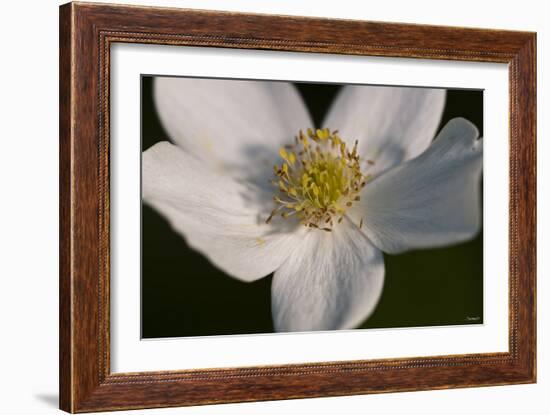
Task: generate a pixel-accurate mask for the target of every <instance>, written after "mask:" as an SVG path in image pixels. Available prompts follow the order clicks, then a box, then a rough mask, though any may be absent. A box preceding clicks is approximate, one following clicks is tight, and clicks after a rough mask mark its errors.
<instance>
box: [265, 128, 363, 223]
mask: <svg viewBox="0 0 550 415" xmlns="http://www.w3.org/2000/svg"><path fill="white" fill-rule="evenodd" d="M357 145H358V142H357V141H355V144H354V146H353V148H352V149H351V150H350V149H349V148H348V147H347V145H346V143H345V142H344V141H343V140H342V139H341V138H340V137H339V136H338V131H337V130H334V131H331V130H329V129H328V128H324V129H318V130H316V131H313V130H312V129H308V130H307V131H306V132H305V133H304V132H303V131H301V130H300V132H299V133H298V135H297V136H296V137H295V144H294V145H287V146H285V147H282V148H281V149H280V150H279V156H280V157H281V159H282V163H281V164H280V165H275V166H274V169H273V171H274V175H275V179H274V180H273V181H272V183H273V184H274V186H275V187H276V188H277V192H276V195H275V196H274V198H273V200H274V201H275V209H273V211H272V212H271V215H270V216H269V217H268V218H267V220H266V222H270V221H271V220H272V219H273V217H275V216H276V215H280V216H281V217H283V218H285V219H286V218H289V217H291V216H296V217H297V218H298V220H299V221H300V223H302V224H303V225H305V226H307V227H311V228H316V229H320V230H324V231H328V232H330V231H331V230H332V227H333V226H334V225H335V224H336V223H341V222H342V220H343V218H344V214H345V212H346V210H347V209H349V208H350V207H351V206H352V205H353V203H354V202H357V201H359V200H360V197H359V192H360V191H361V189H362V188H363V187H364V186H365V184H366V183H367V182H368V180H369V178H370V177H369V176H368V175H364V174H363V173H362V172H361V168H360V159H359V154H358V152H357ZM361 225H362V221H361Z"/></svg>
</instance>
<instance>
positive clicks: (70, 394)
mask: <svg viewBox="0 0 550 415" xmlns="http://www.w3.org/2000/svg"><path fill="white" fill-rule="evenodd" d="M146 10H147V11H148V12H150V11H155V10H158V11H157V12H156V13H158V15H157V14H154V16H153V12H151V13H147V14H148V16H145V17H149V18H151V17H154V19H152V20H144V19H143V18H140V19H137V17H136V16H139V13H140V12H143V13H144V14H145V11H146ZM178 10H181V11H182V12H183V10H182V9H178ZM186 12H189V13H190V16H189V17H188V19H189V22H187V18H186V19H183V21H181V20H175V19H173V18H172V17H171V16H169V15H168V14H167V13H168V10H166V9H164V8H147V9H145V8H141V7H128V6H116V5H105V4H95V3H70V4H65V5H63V6H61V7H60V22H59V23H60V56H59V59H60V211H59V216H60V303H59V310H60V366H59V367H60V408H61V409H63V410H65V411H67V412H89V411H105V410H120V409H137V408H150V407H164V406H183V405H199V404H206V403H226V402H244V401H257V400H273V399H292V398H306V397H315V396H342V395H351V394H354V395H355V394H363V393H379V392H390V391H391V392H395V391H405V390H424V389H441V388H450V387H469V386H489V385H501V384H510V383H529V382H533V381H535V376H536V356H535V353H536V350H535V347H536V333H535V331H534V330H535V327H534V324H535V322H536V320H535V309H534V306H535V305H534V304H535V301H536V298H535V291H534V290H535V274H536V270H535V268H534V266H535V261H536V234H535V232H536V230H535V223H536V217H535V216H536V212H535V206H534V202H535V199H536V196H535V190H536V188H535V186H536V171H535V169H536V166H535V165H534V164H533V163H534V160H535V159H536V155H535V149H536V91H535V90H534V88H536V67H535V65H536V63H535V62H536V37H535V35H534V33H526V32H515V33H512V32H506V31H504V32H502V34H503V36H504V38H503V39H502V40H501V39H497V40H498V42H497V43H496V44H495V45H493V48H492V49H490V51H491V50H493V51H494V50H496V52H494V53H493V52H491V53H492V54H484V53H483V51H484V50H485V47H480V46H478V43H479V39H476V40H475V41H473V45H474V46H473V47H472V48H471V49H468V48H466V47H465V48H464V49H460V50H457V51H455V50H452V49H443V50H441V49H437V48H436V49H433V48H431V47H430V45H432V44H433V42H432V41H431V40H430V39H428V38H426V36H425V33H424V34H422V33H420V32H418V30H417V29H418V27H417V26H411V25H405V24H403V25H401V24H385V23H383V22H379V23H372V22H371V23H364V26H363V23H358V22H355V23H352V22H348V24H349V25H352V24H353V25H361V26H360V27H369V28H370V29H369V30H374V29H377V28H381V27H391V28H393V29H392V30H394V31H397V33H398V35H399V36H400V37H399V38H402V36H401V32H402V31H401V30H398V29H399V28H405V26H406V28H407V29H408V30H414V31H415V33H417V36H418V38H419V39H421V40H422V41H423V42H424V43H423V44H422V47H421V48H419V49H416V48H415V47H413V48H411V49H410V50H409V48H408V47H404V48H403V47H401V49H398V50H397V49H396V50H394V49H391V50H390V49H384V50H383V51H380V52H376V53H377V54H381V55H382V56H393V55H394V54H397V55H399V56H401V57H423V58H425V57H426V56H428V57H429V58H431V59H458V60H482V61H493V62H507V63H511V62H512V63H513V66H515V69H516V70H517V72H516V73H517V74H519V75H520V79H519V82H518V85H517V90H516V93H515V95H514V98H515V100H516V101H515V103H516V106H515V111H517V113H516V114H517V115H515V117H516V122H517V127H518V134H517V135H515V137H516V138H515V139H516V140H517V141H519V143H518V145H517V152H516V154H515V155H514V158H515V160H516V162H517V167H519V171H520V172H521V174H520V175H519V178H518V182H519V183H518V188H519V189H518V191H517V193H516V194H515V195H516V196H515V197H516V199H515V200H516V201H517V202H518V204H519V206H520V208H519V207H518V209H519V212H518V223H517V224H518V225H519V226H518V231H519V233H518V236H519V237H520V238H521V240H520V241H519V242H518V245H519V246H518V248H519V250H518V252H519V254H520V257H521V258H520V259H519V261H518V265H519V269H520V272H521V278H520V279H519V281H518V286H519V291H520V293H521V294H520V296H519V298H518V299H517V300H519V301H518V304H521V307H520V309H521V310H522V311H520V312H519V313H518V314H519V315H518V316H517V317H518V321H519V325H520V330H521V331H520V332H519V335H520V339H519V342H518V344H519V348H520V353H519V356H518V357H517V358H513V359H512V360H509V359H502V360H498V361H499V362H500V363H498V364H495V365H494V366H491V365H490V364H492V361H491V360H489V359H490V358H493V357H494V356H493V357H490V356H489V355H487V356H485V358H480V359H479V362H477V363H476V362H475V361H473V363H472V364H471V366H470V365H469V364H466V365H464V366H462V367H463V368H464V369H463V370H462V371H459V370H455V369H454V368H456V367H458V366H460V365H458V364H457V365H455V364H454V363H453V362H451V363H449V365H447V366H446V365H443V364H442V365H439V364H436V365H433V367H432V366H429V365H424V364H419V365H418V366H416V367H410V368H405V367H399V366H398V367H396V368H395V369H392V370H389V371H388V372H385V373H389V374H390V375H387V376H385V377H383V376H381V374H382V372H380V376H381V379H386V380H390V381H393V382H394V387H393V388H390V389H387V386H385V385H384V384H381V383H376V382H375V384H374V385H372V384H371V383H370V382H372V381H373V380H375V379H376V378H377V377H378V376H379V374H378V373H377V372H375V371H374V369H373V370H367V369H365V370H363V369H357V371H355V369H354V368H353V367H352V366H349V367H348V366H346V365H344V366H345V367H342V368H332V369H329V368H327V370H322V371H315V370H311V371H310V370H309V369H307V368H302V369H304V370H306V371H305V372H303V373H295V374H293V373H290V372H293V371H294V370H297V371H300V370H301V369H300V368H299V367H297V368H290V370H289V373H288V374H289V375H293V376H292V377H289V378H284V379H285V380H286V381H285V382H282V381H283V378H282V377H281V376H280V374H278V373H272V374H269V375H268V374H266V373H263V372H262V370H261V368H254V373H250V374H247V373H244V370H243V368H232V369H231V370H228V371H225V370H223V371H220V372H227V375H224V376H212V373H202V374H201V376H199V377H196V378H194V379H193V377H191V378H189V379H187V380H182V381H177V382H172V381H173V380H177V379H164V378H161V376H162V374H161V375H159V374H156V375H155V374H151V376H150V377H148V376H145V378H144V379H142V376H137V377H138V378H139V379H134V378H135V377H136V376H132V374H123V375H119V376H111V375H109V373H108V372H109V371H108V364H107V365H106V366H103V365H102V363H101V361H100V359H102V358H103V357H106V358H107V359H108V358H109V353H108V349H106V347H108V339H106V341H105V342H103V341H102V340H101V339H100V338H99V337H98V336H108V330H104V327H103V326H102V325H101V324H102V323H101V322H99V321H98V320H102V319H104V318H108V314H107V315H105V314H103V315H102V314H101V312H102V309H101V301H102V298H104V297H103V295H107V294H108V288H107V289H106V288H105V287H102V286H101V278H100V277H99V280H98V273H99V274H101V272H102V268H101V258H100V257H101V253H102V252H105V251H102V250H101V248H98V247H97V244H96V242H97V241H98V238H99V237H100V236H101V235H102V231H103V233H104V232H105V231H108V227H107V228H106V229H103V230H102V229H101V227H102V226H101V225H102V223H104V222H102V217H101V206H108V196H107V198H106V199H101V195H100V193H101V192H102V191H104V190H105V188H103V187H102V182H101V180H102V178H105V177H107V178H108V168H107V169H106V170H102V168H101V166H100V163H101V161H102V157H101V155H100V154H98V153H100V152H101V151H103V150H104V148H103V147H101V148H99V147H97V145H98V144H100V143H101V142H102V141H101V137H100V133H99V134H98V127H99V129H100V131H101V128H102V127H101V126H102V125H103V122H104V121H105V120H102V119H101V115H100V114H101V111H103V108H102V106H101V104H100V103H98V102H96V101H94V100H93V99H91V97H93V96H96V97H97V98H99V97H101V92H99V96H98V91H99V89H98V87H100V86H101V82H100V80H101V76H102V75H101V74H102V72H101V71H102V66H101V62H102V58H101V57H102V51H104V50H103V49H101V45H102V42H103V41H104V40H105V39H104V38H103V34H104V31H105V30H106V31H108V30H110V29H112V27H118V26H117V24H118V25H120V22H121V21H123V22H124V19H125V18H126V15H125V14H126V13H128V17H127V19H130V20H129V21H130V23H129V24H128V27H127V28H126V26H124V27H125V28H126V29H127V30H128V32H126V33H125V35H126V36H129V39H130V38H132V36H139V37H138V38H137V40H136V41H137V43H140V42H144V41H145V40H146V39H147V37H146V36H143V33H142V32H144V33H147V31H148V30H151V29H152V28H153V27H154V24H157V23H156V22H157V21H159V20H160V19H165V20H164V21H165V22H166V25H163V26H162V28H163V32H166V33H163V34H162V36H164V37H166V39H169V41H167V40H164V43H170V44H172V43H174V44H176V43H179V42H178V41H175V38H174V37H172V36H180V35H177V34H176V35H171V34H170V33H169V30H174V31H175V32H176V33H180V32H179V31H180V30H184V29H183V27H184V26H185V30H187V28H190V30H191V34H190V35H189V36H188V38H187V40H186V41H184V42H182V43H186V44H187V43H192V39H194V38H197V39H201V42H202V43H204V44H205V45H209V46H213V47H216V46H221V47H237V48H260V47H261V48H265V49H268V50H272V49H273V50H275V49H283V50H287V49H288V50H292V51H298V50H300V51H301V50H304V51H305V50H307V51H312V52H325V53H327V52H329V53H330V52H331V51H333V47H334V46H338V47H339V45H340V44H339V43H336V44H327V43H326V42H324V41H321V42H316V40H315V39H309V38H308V37H307V36H306V37H304V36H305V35H304V34H303V33H302V35H301V36H302V38H303V39H302V40H300V39H301V38H300V39H298V40H297V43H294V42H290V43H288V42H287V43H285V42H284V39H283V41H281V40H280V39H279V38H277V36H275V37H274V39H275V40H274V41H273V42H271V41H270V40H269V39H257V38H255V37H254V36H255V34H256V32H257V30H259V29H258V25H260V24H262V25H263V24H264V23H266V22H267V23H269V22H270V20H269V19H268V17H270V16H268V15H264V16H261V15H256V16H253V15H247V14H238V13H237V14H231V19H236V18H240V19H239V20H238V22H239V26H238V27H237V28H236V29H235V30H237V29H238V32H237V33H238V36H241V37H235V38H224V37H223V36H222V35H218V36H214V37H212V36H207V35H205V34H204V33H203V32H204V30H203V28H202V24H203V21H204V19H206V18H214V19H216V16H217V14H216V12H200V11H190V10H187V11H186ZM228 15H229V13H219V19H218V20H220V21H222V22H226V21H227V20H228V19H229V18H228ZM141 17H143V16H141ZM271 17H273V18H274V16H271ZM132 18H134V20H131V19H132ZM243 19H244V20H243ZM302 19H303V20H302ZM277 20H280V17H278V18H277ZM294 20H295V23H296V22H297V23H300V22H313V25H314V27H316V29H315V31H316V32H320V31H321V30H322V29H323V27H324V26H326V25H330V23H331V21H330V20H319V19H314V18H311V19H310V18H295V19H294ZM294 20H293V21H294ZM230 23H231V21H230ZM171 24H172V26H170V25H171ZM199 24H200V25H201V26H198V25H199ZM124 25H125V24H124ZM268 26H269V24H268ZM197 27H198V29H197ZM270 27H271V29H272V30H273V31H274V32H275V33H279V29H278V28H277V27H276V26H273V25H271V26H270ZM174 28H175V29H174ZM433 28H434V30H436V29H437V31H438V32H444V33H447V34H449V33H451V32H450V30H451V29H452V28H447V29H445V28H444V27H436V26H434V27H433ZM132 30H133V32H134V33H132ZM136 30H137V32H139V33H135V32H136ZM452 30H456V31H458V32H460V33H462V32H464V33H465V34H469V38H471V37H472V36H473V35H474V33H476V32H478V33H481V34H482V35H484V36H485V35H487V36H488V37H489V39H494V38H495V34H496V33H497V32H493V31H489V30H482V29H479V30H478V29H460V28H456V29H452ZM239 33H240V34H239ZM320 33H323V32H320ZM376 33H380V32H377V31H376V30H374V31H373V32H372V33H371V32H368V33H367V32H363V36H364V39H363V41H361V40H360V41H359V43H358V44H357V45H356V44H352V45H350V46H349V49H348V46H346V45H345V44H344V43H342V45H340V46H341V48H342V49H338V48H337V49H335V50H336V53H343V54H350V53H358V54H374V52H373V50H374V49H372V48H371V47H370V46H369V44H370V42H371V40H370V39H372V36H374V37H375V39H376V38H377V37H378V36H379V35H378V34H376ZM181 36H183V37H182V39H183V38H184V37H185V36H186V35H181ZM453 36H454V37H455V38H456V34H454V35H453ZM487 36H486V37H487ZM413 38H414V36H413ZM407 39H408V38H407ZM321 40H322V39H321ZM122 41H124V39H123V40H122ZM457 41H458V40H456V39H455V40H453V42H454V43H456V42H457ZM107 43H108V42H107ZM151 43H162V42H158V41H156V40H153V41H152V42H151ZM202 43H201V44H202ZM436 43H437V42H436ZM381 44H382V46H381V48H382V47H385V46H384V45H385V44H386V42H385V41H384V42H381ZM327 45H328V46H327ZM329 46H330V47H329ZM466 46H467V45H466ZM391 47H393V46H391ZM355 48H357V50H355ZM392 50H394V52H392ZM338 51H339V52H338ZM468 51H472V52H471V53H472V56H471V57H470V58H468V57H469V52H468ZM367 52H368V53H367ZM474 55H475V56H474ZM90 75H93V76H90ZM511 110H512V108H511ZM106 116H107V117H108V114H107V115H106ZM77 119H78V121H79V122H78V124H77V123H76V120H77ZM107 120H108V118H107ZM107 125H108V124H107ZM94 166H95V169H94V168H93V167H94ZM107 167H108V166H107ZM107 183H108V182H107ZM100 199H101V200H100ZM103 220H105V218H104V219H103ZM107 248H108V246H107ZM83 254H85V255H83ZM104 271H105V270H104ZM107 272H108V268H107ZM106 283H107V284H108V279H107V281H106ZM98 290H99V292H98ZM103 311H105V312H107V310H103ZM105 350H106V353H105V354H102V353H101V352H102V351H105ZM100 354H101V356H100ZM347 363H349V364H353V362H347ZM493 363H494V362H493ZM312 365H313V366H317V365H319V366H321V365H320V364H318V363H312ZM486 365H489V366H486ZM425 366H427V367H425ZM451 367H452V368H453V370H452V371H451V370H450V368H451ZM428 368H429V369H428ZM397 369H399V370H397ZM446 369H449V370H446ZM352 370H354V373H355V375H354V376H351V371H352ZM199 372H200V371H199ZM233 372H234V373H233ZM425 372H429V373H428V374H431V375H433V376H432V377H429V379H427V380H425V381H424V380H423V382H422V384H416V385H412V386H411V384H409V383H406V382H405V383H403V382H404V380H405V379H406V377H407V376H414V374H415V373H416V374H418V373H425ZM105 374H107V377H106V378H105V377H104V375H105ZM294 375H296V376H294ZM202 376H204V377H202ZM449 376H451V377H449ZM465 376H466V377H465ZM305 378H307V379H305ZM335 378H336V379H335ZM436 378H438V379H439V381H438V382H435V381H434V380H433V379H436ZM223 379H225V380H223ZM291 379H292V380H291ZM308 379H309V380H308ZM349 379H354V382H355V383H353V384H350V385H349V387H348V386H347V387H346V388H345V390H344V389H342V382H344V381H346V382H347V381H349ZM430 379H432V380H430ZM304 380H308V382H309V383H307V384H306V383H305V381H304ZM293 382H294V383H293ZM312 382H313V384H312ZM247 390H248V391H247ZM252 390H254V391H255V392H254V393H252ZM243 394H244V395H243ZM213 396H216V398H213ZM217 397H220V398H219V399H218V398H217Z"/></svg>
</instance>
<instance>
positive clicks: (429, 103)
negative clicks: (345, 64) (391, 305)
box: [143, 78, 482, 331]
mask: <svg viewBox="0 0 550 415" xmlns="http://www.w3.org/2000/svg"><path fill="white" fill-rule="evenodd" d="M154 98H155V103H156V107H157V110H158V112H159V115H160V118H161V121H162V124H163V126H164V127H165V129H166V131H167V133H168V134H169V136H170V138H171V139H172V141H173V142H174V144H170V143H168V142H161V143H158V144H156V145H154V146H153V147H152V148H150V149H148V150H147V151H145V152H144V153H143V198H144V200H145V201H146V202H147V203H148V204H150V205H151V206H153V207H154V208H156V209H157V210H158V211H159V212H160V213H161V214H163V215H164V217H165V218H166V219H167V220H168V221H169V222H170V223H171V225H172V227H173V228H174V229H175V230H176V231H177V232H179V233H180V234H181V235H182V236H184V237H185V239H186V240H187V243H188V244H189V245H190V246H191V247H193V248H194V249H196V250H198V251H200V252H201V253H203V254H204V255H205V256H206V257H208V258H209V259H210V261H211V262H212V263H214V264H215V265H216V266H218V267H219V268H220V269H222V270H223V271H224V272H226V273H227V274H230V275H232V276H233V277H235V278H238V279H240V280H242V281H254V280H256V279H259V278H262V277H264V276H266V275H268V274H270V273H272V272H274V273H275V274H274V277H273V283H272V314H273V321H274V325H275V329H276V330H277V331H307V330H332V329H341V328H353V327H356V326H357V325H358V324H360V323H361V322H362V321H364V320H365V319H366V318H367V317H368V316H369V315H370V314H371V313H372V311H373V310H374V308H375V307H376V304H377V302H378V299H379V297H380V294H381V292H382V287H383V281H384V260H383V255H382V251H384V252H388V253H399V252H403V251H406V250H410V249H417V248H426V247H440V246H447V245H450V244H455V243H458V242H462V241H466V240H468V239H471V238H472V237H473V236H475V234H476V233H477V232H478V231H479V229H480V200H479V198H480V177H481V164H482V145H481V140H477V138H478V131H477V129H476V128H475V127H474V126H473V125H472V124H471V123H470V122H469V121H467V120H465V119H462V118H455V119H453V120H451V121H449V123H448V124H447V125H446V126H445V127H444V128H443V130H442V131H441V132H440V133H439V135H438V136H437V138H436V139H435V140H433V137H434V135H435V132H436V129H437V127H438V124H439V122H440V119H441V115H442V111H443V107H444V102H445V91H444V90H438V89H424V88H394V87H391V88H390V87H371V86H345V87H344V88H343V89H342V91H341V92H340V94H339V95H338V97H337V98H336V100H335V102H334V104H333V105H332V107H331V109H330V111H329V114H328V116H327V117H326V120H325V122H324V128H326V129H322V130H319V131H317V132H313V133H312V132H311V131H310V134H309V135H308V133H307V129H308V128H309V127H312V122H311V119H310V116H309V114H308V111H307V109H306V108H305V106H304V104H303V102H302V100H301V98H300V96H299V94H298V92H297V91H296V89H295V88H294V87H293V86H292V85H290V84H288V83H279V82H248V81H229V82H228V81H223V80H203V79H186V78H157V79H156V80H155V84H154ZM335 130H337V131H335ZM300 131H302V133H301V134H300V133H299V132H300ZM296 136H298V137H300V138H299V139H295V137H296ZM356 140H357V141H358V144H355V141H356ZM305 141H307V143H305ZM432 141H433V142H432ZM289 144H290V145H294V147H292V148H291V147H289V146H288V145H289ZM308 145H309V149H306V150H304V147H307V146H308ZM285 146H287V147H286V150H284V151H280V149H281V148H285ZM354 146H355V147H354ZM315 147H319V148H320V149H319V154H318V155H317V156H315V155H314V153H313V152H314V151H315V150H314V148H315ZM300 151H302V153H301V154H300ZM304 151H305V152H304ZM281 156H283V159H281ZM300 158H303V159H306V160H305V164H306V166H307V165H308V163H309V168H310V169H309V170H307V169H305V168H304V166H303V164H302V163H301V162H300V160H299V159H300ZM284 159H286V161H285V160H284ZM323 163H324V164H323ZM274 164H276V168H275V175H274V170H273V165H274ZM285 165H286V167H284V166H285ZM304 173H305V176H307V177H305V178H304V177H303V176H304ZM336 176H337V177H336ZM335 177H336V178H335ZM273 179H275V186H274V185H273V184H272V183H270V181H273ZM279 181H281V183H279ZM291 188H293V189H291ZM315 188H317V190H315ZM274 196H275V197H276V198H277V201H276V202H274V201H273V197H274ZM274 208H275V212H272V211H273V209H274ZM271 213H274V217H273V218H270V215H271ZM281 215H282V216H284V217H282V216H281ZM268 218H270V220H267V219H268ZM266 222H268V223H266ZM304 225H306V226H304Z"/></svg>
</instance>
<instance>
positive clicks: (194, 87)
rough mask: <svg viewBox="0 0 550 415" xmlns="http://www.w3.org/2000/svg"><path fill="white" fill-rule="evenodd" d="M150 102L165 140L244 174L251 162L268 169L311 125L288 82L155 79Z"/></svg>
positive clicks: (296, 94)
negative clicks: (266, 166)
mask: <svg viewBox="0 0 550 415" xmlns="http://www.w3.org/2000/svg"><path fill="white" fill-rule="evenodd" d="M154 99H155V105H156V108H157V111H158V113H159V116H160V119H161V121H162V125H163V126H164V128H165V129H166V131H167V133H168V135H169V136H170V139H171V140H172V141H173V142H174V143H175V144H177V145H178V146H180V147H182V148H183V149H185V150H186V152H187V153H188V154H192V155H193V156H195V157H196V158H197V159H199V160H203V161H205V162H208V163H210V164H211V165H213V166H216V167H217V168H220V167H221V168H223V169H225V170H226V171H227V170H230V171H233V170H235V171H237V172H242V169H243V168H244V172H245V173H249V172H250V167H251V163H258V165H261V164H264V165H265V164H266V163H267V165H268V166H269V167H270V168H271V167H272V165H271V164H272V161H273V160H275V159H277V158H278V150H279V148H280V147H281V146H283V145H285V144H292V143H293V142H294V136H295V135H296V134H297V133H298V131H299V130H300V129H305V128H308V127H310V126H312V122H311V118H310V116H309V113H308V111H307V109H306V107H305V105H304V103H303V101H302V99H301V97H300V95H299V93H298V91H297V90H296V88H295V87H294V86H293V85H292V84H290V83H288V82H271V81H238V80H221V79H197V78H168V77H160V78H156V79H155V83H154ZM267 171H268V172H271V170H270V169H267Z"/></svg>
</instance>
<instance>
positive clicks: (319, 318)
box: [271, 221, 384, 331]
mask: <svg viewBox="0 0 550 415" xmlns="http://www.w3.org/2000/svg"><path fill="white" fill-rule="evenodd" d="M383 284H384V259H383V256H382V252H380V251H379V250H378V249H376V248H375V247H374V246H373V245H372V244H371V243H370V242H369V241H368V239H367V238H366V237H365V235H364V234H362V233H361V231H360V230H359V229H358V228H357V227H356V226H355V225H353V224H352V223H350V222H349V221H344V222H343V223H341V224H339V225H337V226H335V227H334V228H333V231H332V232H330V233H329V232H324V231H320V230H317V229H313V230H309V231H308V233H307V235H306V239H305V241H304V242H303V243H302V245H301V246H300V247H299V248H297V249H296V250H294V252H293V253H292V255H291V256H290V257H289V258H288V260H287V261H286V262H285V263H284V264H283V265H282V266H281V268H279V269H278V270H277V271H276V272H275V276H274V277H273V282H272V287H271V304H272V313H273V320H274V325H275V329H276V330H277V331H311V330H334V329H346V328H354V327H356V326H357V325H359V324H360V323H361V322H363V321H364V320H365V319H366V318H367V317H368V316H369V315H370V314H371V313H372V311H373V310H374V308H375V307H376V304H377V303H378V300H379V298H380V294H381V293H382V287H383Z"/></svg>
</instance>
